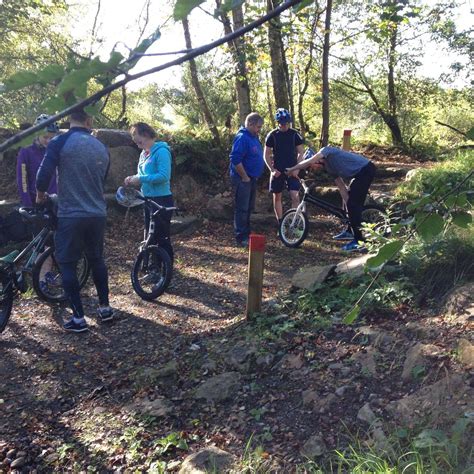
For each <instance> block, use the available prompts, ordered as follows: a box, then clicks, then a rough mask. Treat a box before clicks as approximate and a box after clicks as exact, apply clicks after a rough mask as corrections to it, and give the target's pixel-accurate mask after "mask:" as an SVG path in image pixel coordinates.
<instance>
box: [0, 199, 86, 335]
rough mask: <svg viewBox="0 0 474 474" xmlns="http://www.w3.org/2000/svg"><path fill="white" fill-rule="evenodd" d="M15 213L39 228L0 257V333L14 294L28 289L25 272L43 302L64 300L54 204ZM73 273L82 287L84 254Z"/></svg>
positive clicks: (8, 315) (8, 313) (5, 321)
mask: <svg viewBox="0 0 474 474" xmlns="http://www.w3.org/2000/svg"><path fill="white" fill-rule="evenodd" d="M19 213H20V214H21V215H22V217H23V218H24V219H25V220H26V221H27V222H29V223H30V225H32V226H34V227H35V228H41V230H40V231H39V232H38V233H37V234H36V235H35V236H34V237H33V239H32V240H31V242H30V243H29V244H28V245H27V246H26V247H25V248H24V249H23V250H21V251H19V250H14V251H13V252H11V253H9V254H8V255H6V256H4V257H2V258H0V280H1V281H0V332H1V331H3V329H4V328H5V326H6V324H7V321H8V319H9V317H10V312H11V310H12V306H13V300H14V298H15V296H17V295H18V294H19V293H25V292H26V291H27V290H28V288H29V285H28V275H30V276H31V281H32V284H33V288H34V290H35V292H36V294H37V295H38V296H39V298H41V299H42V300H43V301H46V302H49V303H58V302H61V301H64V300H65V299H66V295H65V293H64V289H63V287H62V278H61V273H60V271H59V267H58V264H57V262H56V259H55V256H54V239H53V234H54V230H55V228H56V221H57V219H56V214H55V212H54V203H53V202H49V203H48V205H47V206H46V207H45V208H42V209H38V208H27V207H22V208H20V209H19ZM77 276H78V280H79V285H80V287H81V288H82V287H83V286H84V285H85V284H86V282H87V279H88V277H89V263H88V261H87V258H86V256H85V255H82V257H81V259H80V260H79V262H78V266H77Z"/></svg>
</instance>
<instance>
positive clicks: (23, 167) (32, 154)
mask: <svg viewBox="0 0 474 474" xmlns="http://www.w3.org/2000/svg"><path fill="white" fill-rule="evenodd" d="M48 118H49V116H48V115H45V114H41V115H40V116H39V117H38V118H37V119H36V120H35V125H38V124H40V123H42V122H44V121H45V120H47V119H48ZM58 132H59V127H58V125H57V124H56V123H51V124H49V125H48V126H47V127H45V133H44V134H43V135H40V136H39V137H37V138H35V141H34V142H33V144H32V145H30V146H28V147H26V148H21V149H20V152H19V153H18V157H17V161H16V182H17V185H18V193H19V195H20V202H21V205H22V206H25V207H33V206H34V204H35V202H36V174H37V172H38V168H39V167H40V164H41V162H42V161H43V158H44V154H45V152H46V147H47V146H48V143H49V141H50V140H51V139H52V138H53V137H55V136H56V135H57V134H58ZM57 192H58V188H57V177H56V173H54V175H53V177H52V178H51V182H50V183H49V187H48V194H57Z"/></svg>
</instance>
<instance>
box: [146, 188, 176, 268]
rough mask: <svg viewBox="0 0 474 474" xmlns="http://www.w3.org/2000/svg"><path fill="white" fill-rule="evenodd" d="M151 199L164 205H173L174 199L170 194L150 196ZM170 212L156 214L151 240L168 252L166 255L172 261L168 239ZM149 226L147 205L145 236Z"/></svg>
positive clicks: (171, 250) (169, 240)
mask: <svg viewBox="0 0 474 474" xmlns="http://www.w3.org/2000/svg"><path fill="white" fill-rule="evenodd" d="M151 199H153V201H155V202H156V203H157V204H159V205H160V206H165V207H173V206H174V201H173V196H172V195H171V194H170V195H169V196H159V197H152V198H151ZM172 214H173V213H172V212H162V213H160V214H159V215H158V216H156V217H155V218H154V222H155V234H154V236H153V238H152V240H151V242H150V243H151V244H152V245H156V244H158V246H159V247H162V248H163V249H164V250H166V251H167V252H168V255H169V256H170V258H171V262H173V257H174V253H173V247H172V245H171V239H170V229H171V216H172ZM149 226H150V211H149V210H148V208H147V207H145V237H146V236H147V235H148V228H149Z"/></svg>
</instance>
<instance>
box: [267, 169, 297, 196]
mask: <svg viewBox="0 0 474 474" xmlns="http://www.w3.org/2000/svg"><path fill="white" fill-rule="evenodd" d="M285 187H286V188H287V189H288V191H299V190H300V182H299V180H298V179H297V178H294V177H293V176H288V175H286V174H285V173H281V174H280V176H278V178H274V177H272V178H270V184H269V187H268V190H269V191H270V192H271V193H281V192H283V189H285Z"/></svg>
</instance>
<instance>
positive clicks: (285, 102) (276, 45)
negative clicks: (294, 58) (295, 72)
mask: <svg viewBox="0 0 474 474" xmlns="http://www.w3.org/2000/svg"><path fill="white" fill-rule="evenodd" d="M279 4H280V0H267V11H271V10H273V9H275V8H276V7H277V6H278V5H279ZM281 28H282V24H281V19H280V17H276V18H274V19H272V20H270V21H269V22H268V45H269V49H270V59H271V71H272V82H273V95H274V96H275V105H276V107H283V108H285V109H289V108H290V101H289V91H288V82H287V77H286V74H285V71H288V65H287V63H286V57H285V49H284V47H283V40H282V35H281Z"/></svg>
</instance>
